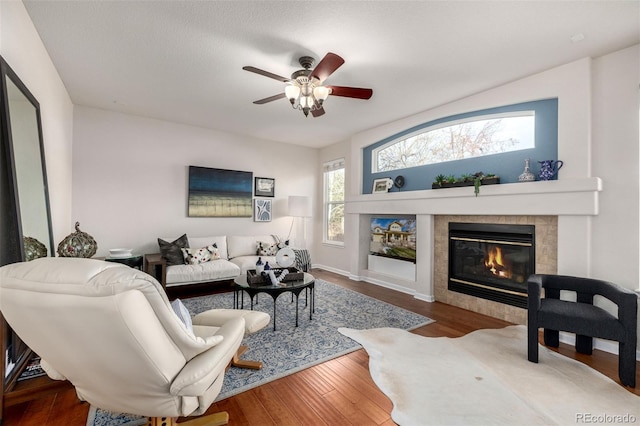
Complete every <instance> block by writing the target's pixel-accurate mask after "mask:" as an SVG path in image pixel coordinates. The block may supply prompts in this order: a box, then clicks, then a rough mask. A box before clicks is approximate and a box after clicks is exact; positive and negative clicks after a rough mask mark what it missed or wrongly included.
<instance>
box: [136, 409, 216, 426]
mask: <svg viewBox="0 0 640 426" xmlns="http://www.w3.org/2000/svg"><path fill="white" fill-rule="evenodd" d="M227 423H229V414H228V413H227V412H226V411H221V412H219V413H214V414H210V415H208V416H202V417H196V418H194V419H191V420H187V421H185V422H180V423H178V422H177V419H176V418H172V417H149V418H148V419H147V426H222V425H226V424H227Z"/></svg>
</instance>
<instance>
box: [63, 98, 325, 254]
mask: <svg viewBox="0 0 640 426" xmlns="http://www.w3.org/2000/svg"><path fill="white" fill-rule="evenodd" d="M190 165H192V166H203V167H211V168H219V169H230V170H242V171H250V172H253V175H254V177H255V176H257V177H269V178H275V198H274V206H273V208H274V211H273V215H274V219H273V220H272V221H271V222H254V221H253V219H252V218H190V217H188V216H187V186H188V166H190ZM317 165H318V151H317V150H316V149H311V148H304V147H300V146H293V145H288V144H280V143H275V142H268V141H262V140H258V139H247V138H244V137H239V136H234V135H231V134H228V133H222V132H216V131H213V130H209V129H204V128H199V127H192V126H186V125H181V124H176V123H171V122H167V121H160V120H154V119H149V118H143V117H138V116H132V115H126V114H120V113H114V112H109V111H104V110H99V109H94V108H88V107H82V106H76V107H75V112H74V150H73V194H74V197H73V219H74V220H77V221H79V222H80V229H81V230H83V231H84V232H87V233H89V234H91V235H92V236H93V237H94V238H95V240H96V242H97V243H98V253H97V255H98V256H105V255H107V254H108V250H109V249H110V248H117V247H127V248H133V249H134V253H137V254H144V253H154V252H157V251H158V245H157V241H156V240H157V238H158V237H172V236H176V237H177V236H180V235H181V234H182V233H185V232H186V233H187V235H190V236H193V237H198V236H213V235H256V234H260V235H269V234H278V235H280V236H283V237H286V236H287V234H288V232H289V228H290V225H291V217H289V216H286V214H287V198H288V196H289V195H307V196H310V197H312V199H315V197H316V188H317V181H316V179H317ZM314 208H316V206H315V205H314ZM295 229H296V227H294V231H295ZM308 233H309V234H311V232H309V231H308ZM307 240H310V241H308V244H309V247H311V244H313V241H312V239H311V238H310V236H309V235H308V236H307Z"/></svg>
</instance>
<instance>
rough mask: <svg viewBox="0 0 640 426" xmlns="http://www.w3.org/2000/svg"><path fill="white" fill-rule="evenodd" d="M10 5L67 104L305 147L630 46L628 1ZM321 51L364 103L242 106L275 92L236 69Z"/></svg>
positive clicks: (285, 64) (286, 65)
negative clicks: (35, 40) (366, 91)
mask: <svg viewBox="0 0 640 426" xmlns="http://www.w3.org/2000/svg"><path fill="white" fill-rule="evenodd" d="M24 3H25V5H26V8H27V11H28V12H29V15H30V16H31V19H32V20H33V22H34V24H35V26H36V28H37V30H38V32H39V34H40V36H41V38H42V40H43V42H44V44H45V46H46V48H47V50H48V52H49V54H50V55H51V58H52V60H53V63H54V64H55V66H56V68H57V69H58V72H59V73H60V75H61V77H62V80H63V82H64V84H65V86H66V87H67V90H68V91H69V94H70V96H71V99H72V101H73V102H74V104H76V105H86V106H91V107H96V108H102V109H107V110H113V111H121V112H124V113H130V114H135V115H140V116H145V117H152V118H158V119H162V120H169V121H174V122H179V123H185V124H189V125H195V126H201V127H206V128H211V129H216V130H222V131H226V132H232V133H236V134H240V135H247V136H252V137H256V138H261V139H267V140H274V141H280V142H286V143H292V144H299V145H305V146H310V147H322V146H326V145H329V144H332V143H335V142H338V141H341V140H345V139H347V138H349V137H350V136H351V135H353V134H354V133H357V132H359V131H362V130H365V129H369V128H372V127H375V126H378V125H381V124H384V123H387V122H390V121H393V120H397V119H399V118H402V117H406V116H409V115H412V114H415V113H418V112H420V111H424V110H427V109H429V108H431V107H434V106H437V105H440V104H443V103H446V102H449V101H452V100H455V99H458V98H461V97H464V96H467V95H470V94H473V93H477V92H479V91H482V90H485V89H488V88H491V87H494V86H497V85H500V84H503V83H506V82H509V81H512V80H515V79H518V78H521V77H524V76H526V75H530V74H532V73H536V72H539V71H543V70H545V69H549V68H552V67H555V66H558V65H561V64H565V63H568V62H571V61H573V60H576V59H579V58H583V57H587V56H592V57H597V56H600V55H602V54H605V53H608V52H612V51H615V50H618V49H621V48H624V47H627V46H631V45H633V44H636V43H638V42H640V2H638V1H636V0H629V1H611V0H601V1H411V2H404V1H338V2H328V1H109V2H106V1H86V0H85V1H59V0H57V1H34V0H24ZM577 34H582V35H583V36H584V39H583V40H582V41H578V42H574V41H572V37H573V36H575V35H577ZM327 52H334V53H336V54H338V55H340V56H342V57H343V58H344V59H345V61H346V62H345V64H344V65H343V66H342V67H341V68H339V69H338V70H337V71H336V72H335V73H334V74H333V75H331V76H330V77H329V78H328V79H327V80H326V83H327V84H332V85H339V86H355V87H368V88H372V89H373V97H372V98H371V99H370V100H368V101H364V100H358V99H348V98H342V97H336V96H330V97H329V99H328V100H327V101H326V103H325V110H326V114H325V115H324V116H322V117H319V118H312V117H311V115H310V116H309V117H308V118H305V117H304V115H303V114H302V112H300V111H294V110H292V109H291V107H290V105H289V104H288V102H287V100H286V99H281V100H278V101H274V102H271V103H269V104H265V105H254V104H252V101H254V100H257V99H261V98H264V97H267V96H271V95H274V94H277V93H279V92H280V91H282V90H283V88H284V83H281V82H278V81H276V80H273V79H270V78H266V77H263V76H260V75H257V74H252V73H249V72H247V71H243V70H242V67H243V66H245V65H252V66H255V67H257V68H261V69H263V70H266V71H270V72H272V73H275V74H279V75H282V76H285V77H288V76H290V74H291V73H292V72H293V71H295V70H297V69H299V68H300V66H299V64H298V58H299V57H300V56H303V55H310V56H313V57H315V58H316V59H320V58H322V57H323V56H324V55H325V54H326V53H327Z"/></svg>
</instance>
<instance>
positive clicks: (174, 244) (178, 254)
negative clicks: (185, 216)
mask: <svg viewBox="0 0 640 426" xmlns="http://www.w3.org/2000/svg"><path fill="white" fill-rule="evenodd" d="M158 246H160V254H162V257H163V258H164V259H165V260H166V261H167V266H169V265H184V256H183V255H182V249H183V248H188V247H189V239H188V238H187V234H183V235H182V236H181V237H179V238H176V239H175V240H173V241H171V242H168V241H167V240H166V239H162V238H158Z"/></svg>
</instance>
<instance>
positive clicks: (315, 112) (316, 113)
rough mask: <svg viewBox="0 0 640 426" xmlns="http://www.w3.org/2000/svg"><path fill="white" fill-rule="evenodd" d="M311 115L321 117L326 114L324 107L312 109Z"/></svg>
mask: <svg viewBox="0 0 640 426" xmlns="http://www.w3.org/2000/svg"><path fill="white" fill-rule="evenodd" d="M311 115H313V116H314V117H320V116H321V115H324V108H322V107H320V108H318V109H314V110H313V111H311Z"/></svg>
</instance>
